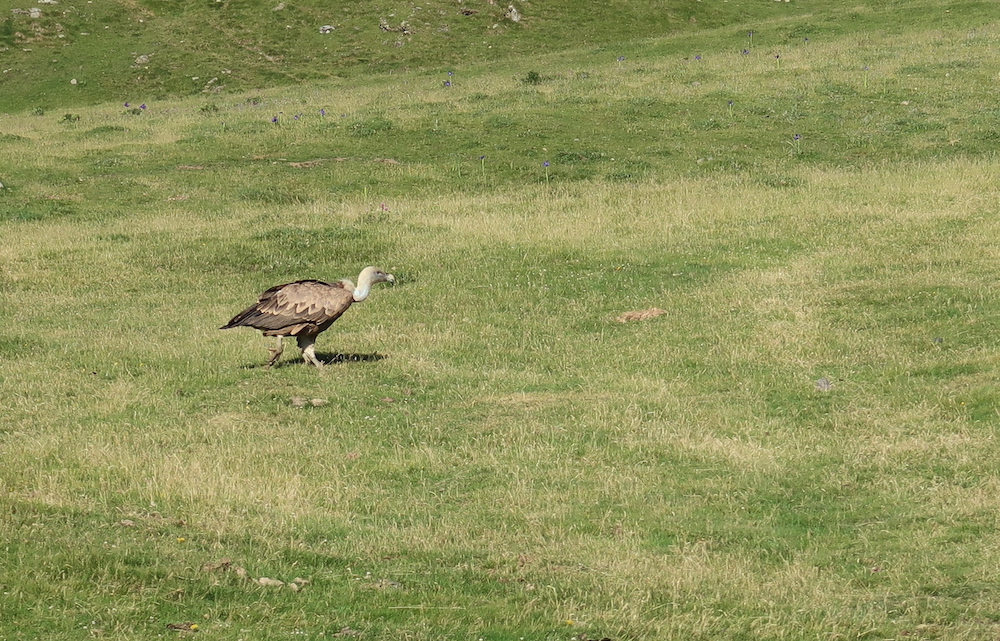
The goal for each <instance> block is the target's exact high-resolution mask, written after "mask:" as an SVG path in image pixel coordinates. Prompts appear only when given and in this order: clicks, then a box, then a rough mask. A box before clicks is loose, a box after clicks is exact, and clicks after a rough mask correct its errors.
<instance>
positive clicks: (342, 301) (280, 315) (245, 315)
mask: <svg viewBox="0 0 1000 641" xmlns="http://www.w3.org/2000/svg"><path fill="white" fill-rule="evenodd" d="M384 282H389V283H394V282H396V279H395V278H394V277H393V275H392V274H387V273H385V272H383V271H382V270H380V269H376V268H375V267H365V268H364V269H363V270H362V271H361V275H360V276H358V284H357V287H355V285H354V283H352V282H351V281H349V280H347V279H344V280H341V281H337V282H336V283H324V282H323V281H319V280H299V281H295V282H294V283H287V284H285V285H278V286H277V287H272V288H271V289H269V290H267V291H266V292H264V293H263V294H261V295H260V298H259V299H258V300H257V303H256V304H254V305H251V306H250V307H247V308H246V309H244V310H243V311H242V312H240V313H239V314H237V315H236V316H233V318H232V319H231V320H230V321H229V322H228V323H226V324H225V325H223V326H222V327H220V328H219V329H231V328H233V327H253V328H254V329H259V330H261V331H263V332H264V336H277V337H278V342H277V345H275V347H273V348H271V349H270V352H271V359H270V360H269V361H268V363H267V365H268V367H270V366H271V365H274V364H275V363H276V362H278V359H279V358H280V357H281V352H282V350H283V349H284V337H285V336H294V337H295V338H296V341H297V343H298V346H299V349H301V350H302V358H303V360H304V361H305V362H307V363H312V364H313V365H316V366H320V365H322V363H321V362H320V360H319V359H318V358H316V349H315V343H316V337H317V336H318V335H319V334H320V333H321V332H324V331H326V330H327V329H328V328H329V327H330V325H332V324H333V322H334V321H335V320H337V319H338V318H340V317H341V315H343V313H344V312H346V311H347V309H348V308H349V307H350V306H351V305H352V304H353V303H360V302H361V301H363V300H365V299H366V298H368V294H369V293H370V292H371V286H372V285H373V284H374V283H384Z"/></svg>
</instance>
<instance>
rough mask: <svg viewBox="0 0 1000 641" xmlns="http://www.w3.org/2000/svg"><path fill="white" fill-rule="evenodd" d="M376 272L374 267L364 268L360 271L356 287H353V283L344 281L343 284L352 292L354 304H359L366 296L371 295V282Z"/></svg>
mask: <svg viewBox="0 0 1000 641" xmlns="http://www.w3.org/2000/svg"><path fill="white" fill-rule="evenodd" d="M376 271H378V270H377V269H375V268H374V267H365V268H364V269H362V270H361V274H360V275H359V276H358V286H357V287H355V286H354V283H352V282H351V281H349V280H345V281H344V283H345V284H347V285H348V286H349V287H350V288H352V289H353V290H354V302H355V303H360V302H361V301H363V300H364V299H366V298H368V294H370V293H372V280H373V278H374V276H375V272H376Z"/></svg>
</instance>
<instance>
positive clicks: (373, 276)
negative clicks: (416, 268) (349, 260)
mask: <svg viewBox="0 0 1000 641" xmlns="http://www.w3.org/2000/svg"><path fill="white" fill-rule="evenodd" d="M358 280H359V281H360V282H362V283H365V282H367V283H395V282H396V277H395V276H393V275H392V274H388V273H386V272H384V271H382V270H381V269H379V268H378V267H365V268H364V269H363V270H361V277H360V278H359V279H358Z"/></svg>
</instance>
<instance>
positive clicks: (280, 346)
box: [267, 336, 285, 367]
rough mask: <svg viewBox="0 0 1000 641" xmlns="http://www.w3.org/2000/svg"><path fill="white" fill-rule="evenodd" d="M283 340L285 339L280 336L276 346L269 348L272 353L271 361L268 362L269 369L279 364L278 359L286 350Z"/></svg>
mask: <svg viewBox="0 0 1000 641" xmlns="http://www.w3.org/2000/svg"><path fill="white" fill-rule="evenodd" d="M283 338H284V337H282V336H279V337H278V342H277V343H276V344H275V346H274V347H268V348H267V351H269V352H271V359H270V360H268V361H267V366H268V367H273V366H274V364H275V363H277V362H278V359H279V358H281V352H282V351H284V349H285V343H284V340H283Z"/></svg>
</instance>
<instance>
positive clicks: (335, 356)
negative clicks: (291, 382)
mask: <svg viewBox="0 0 1000 641" xmlns="http://www.w3.org/2000/svg"><path fill="white" fill-rule="evenodd" d="M316 358H318V359H319V360H320V362H321V363H323V364H324V365H336V364H338V363H375V362H378V361H381V360H383V359H386V358H388V356H386V355H384V354H379V353H377V352H376V353H373V354H344V353H343V352H333V353H329V352H325V353H324V352H316ZM303 364H305V361H304V360H303V358H302V357H301V356H299V357H298V358H288V359H283V360H280V361H278V362H277V363H275V364H274V365H273V366H272V367H271V368H270V369H279V368H281V367H289V366H293V365H296V366H299V367H301V366H302V365H303ZM310 367H311V366H310ZM244 369H268V364H267V362H260V363H253V364H251V365H245V366H244Z"/></svg>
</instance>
